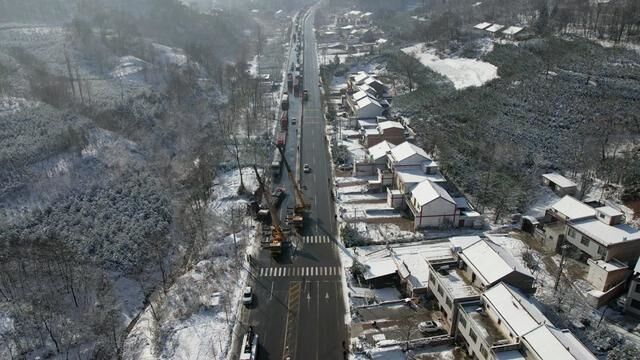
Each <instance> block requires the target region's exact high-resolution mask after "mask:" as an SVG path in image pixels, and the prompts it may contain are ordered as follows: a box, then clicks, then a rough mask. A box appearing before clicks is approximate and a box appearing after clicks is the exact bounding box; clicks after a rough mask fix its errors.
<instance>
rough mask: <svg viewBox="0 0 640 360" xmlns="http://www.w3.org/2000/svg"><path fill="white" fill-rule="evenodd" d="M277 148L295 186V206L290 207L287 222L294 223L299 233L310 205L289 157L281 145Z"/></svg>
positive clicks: (292, 184)
mask: <svg viewBox="0 0 640 360" xmlns="http://www.w3.org/2000/svg"><path fill="white" fill-rule="evenodd" d="M277 148H278V150H280V155H281V156H282V162H283V163H284V166H285V168H286V169H287V174H288V175H289V180H290V181H291V186H292V187H293V195H294V199H295V203H294V206H293V208H289V211H288V212H287V223H288V224H291V225H293V227H294V228H295V229H296V230H298V233H302V227H303V225H304V210H305V209H306V208H307V207H308V205H307V204H306V203H305V201H304V196H303V194H302V190H300V186H299V184H298V182H297V181H296V178H295V176H294V175H293V171H291V167H290V166H289V163H288V162H287V157H286V156H285V154H284V150H283V149H282V148H281V147H277Z"/></svg>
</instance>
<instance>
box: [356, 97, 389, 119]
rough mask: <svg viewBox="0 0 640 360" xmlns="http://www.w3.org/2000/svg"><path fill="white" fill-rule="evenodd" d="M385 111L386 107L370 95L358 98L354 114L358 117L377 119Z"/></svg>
mask: <svg viewBox="0 0 640 360" xmlns="http://www.w3.org/2000/svg"><path fill="white" fill-rule="evenodd" d="M384 112H385V109H384V108H383V107H382V105H381V104H380V103H379V102H378V101H377V100H375V99H372V98H371V97H368V96H367V97H365V98H362V99H360V100H358V102H356V104H355V106H354V107H353V116H354V117H355V118H356V119H375V118H377V117H378V116H382V115H383V114H384Z"/></svg>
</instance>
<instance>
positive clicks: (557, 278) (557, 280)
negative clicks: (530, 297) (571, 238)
mask: <svg viewBox="0 0 640 360" xmlns="http://www.w3.org/2000/svg"><path fill="white" fill-rule="evenodd" d="M563 241H564V239H563ZM568 247H569V246H568V245H564V244H563V245H562V246H560V248H561V249H562V257H561V258H560V268H559V269H558V275H557V276H556V284H555V285H554V286H553V293H554V294H555V293H556V291H558V284H560V276H562V269H563V268H564V260H565V257H566V256H565V253H566V251H567V248H568Z"/></svg>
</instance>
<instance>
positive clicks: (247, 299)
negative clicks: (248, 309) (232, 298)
mask: <svg viewBox="0 0 640 360" xmlns="http://www.w3.org/2000/svg"><path fill="white" fill-rule="evenodd" d="M252 302H253V292H252V290H251V286H247V287H246V288H244V292H243V293H242V303H243V304H245V305H251V303H252Z"/></svg>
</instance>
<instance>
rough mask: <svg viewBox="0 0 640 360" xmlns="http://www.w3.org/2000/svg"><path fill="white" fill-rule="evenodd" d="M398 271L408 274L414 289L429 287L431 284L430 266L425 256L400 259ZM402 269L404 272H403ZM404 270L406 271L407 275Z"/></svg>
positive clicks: (409, 256)
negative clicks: (429, 283)
mask: <svg viewBox="0 0 640 360" xmlns="http://www.w3.org/2000/svg"><path fill="white" fill-rule="evenodd" d="M398 262H399V264H398V265H399V266H398V271H399V272H400V273H401V274H406V276H403V278H405V279H407V281H409V282H410V283H411V285H412V286H413V287H414V288H424V287H427V284H428V282H429V265H428V264H427V262H426V260H425V259H424V257H423V256H421V255H418V254H411V255H404V256H402V257H400V258H398ZM403 267H404V269H402V268H403ZM401 269H402V270H401ZM403 270H406V272H407V273H405V272H404V271H403Z"/></svg>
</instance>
